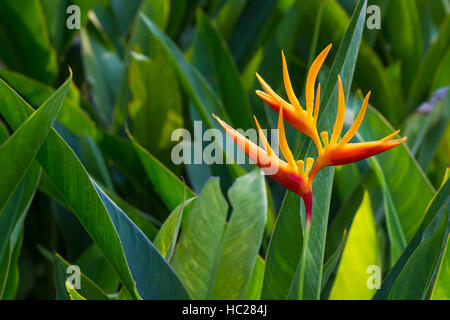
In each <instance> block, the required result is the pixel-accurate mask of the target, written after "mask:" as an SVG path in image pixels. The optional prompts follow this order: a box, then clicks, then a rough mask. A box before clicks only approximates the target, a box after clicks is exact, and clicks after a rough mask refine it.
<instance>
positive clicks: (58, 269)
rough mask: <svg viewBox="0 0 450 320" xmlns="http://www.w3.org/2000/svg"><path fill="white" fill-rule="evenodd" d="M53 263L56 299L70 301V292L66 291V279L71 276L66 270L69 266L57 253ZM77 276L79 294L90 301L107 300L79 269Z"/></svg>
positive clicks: (103, 293)
mask: <svg viewBox="0 0 450 320" xmlns="http://www.w3.org/2000/svg"><path fill="white" fill-rule="evenodd" d="M54 262H55V286H56V298H57V299H58V300H71V299H70V295H69V294H70V292H68V291H67V289H66V288H67V287H66V282H67V281H68V279H67V278H68V277H70V276H71V275H73V273H70V272H69V273H68V271H70V270H68V269H67V268H68V267H69V266H70V265H71V264H70V263H69V262H67V261H66V260H64V259H63V258H62V257H61V256H60V255H59V254H57V253H55V254H54ZM79 276H80V289H79V292H80V294H82V295H83V296H85V297H87V298H88V299H91V300H109V297H108V295H107V294H106V293H105V292H104V291H103V290H102V289H101V288H100V287H99V286H98V285H97V284H96V283H95V282H93V281H92V280H91V279H90V278H88V277H87V276H86V275H85V274H84V272H83V270H82V269H81V268H80V274H79Z"/></svg>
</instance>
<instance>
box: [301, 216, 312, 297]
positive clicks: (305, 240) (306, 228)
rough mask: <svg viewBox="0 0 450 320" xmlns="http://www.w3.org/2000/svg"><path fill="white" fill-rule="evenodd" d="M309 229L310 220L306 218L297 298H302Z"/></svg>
mask: <svg viewBox="0 0 450 320" xmlns="http://www.w3.org/2000/svg"><path fill="white" fill-rule="evenodd" d="M310 231H311V220H309V221H308V220H307V221H306V224H305V234H304V236H303V248H302V257H301V261H300V263H301V265H300V273H299V277H298V288H299V291H298V299H299V300H302V299H303V284H304V279H305V270H306V253H307V252H308V242H309V234H310Z"/></svg>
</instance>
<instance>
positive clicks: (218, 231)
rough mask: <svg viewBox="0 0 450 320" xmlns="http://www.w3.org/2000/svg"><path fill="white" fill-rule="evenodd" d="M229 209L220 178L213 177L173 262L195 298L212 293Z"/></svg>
mask: <svg viewBox="0 0 450 320" xmlns="http://www.w3.org/2000/svg"><path fill="white" fill-rule="evenodd" d="M227 209H228V204H227V202H226V201H225V199H224V197H223V195H222V193H221V191H220V186H219V181H218V179H213V178H211V179H210V180H208V182H207V183H206V184H205V186H204V188H203V190H202V192H201V193H200V195H199V197H198V199H197V200H196V201H195V204H194V207H193V208H192V210H191V212H190V214H189V216H188V218H187V221H186V224H185V226H184V228H183V230H182V232H181V236H180V241H179V244H178V246H177V247H176V249H175V252H174V254H173V258H172V263H171V264H172V266H173V268H174V269H175V271H176V272H177V274H178V276H179V277H180V279H181V281H182V282H183V284H184V285H185V287H186V288H187V289H188V291H189V293H190V295H191V297H192V299H207V298H208V297H210V296H211V289H212V284H213V283H214V274H215V270H216V265H217V256H218V254H219V252H220V247H221V243H222V237H223V233H224V228H225V222H226V218H227Z"/></svg>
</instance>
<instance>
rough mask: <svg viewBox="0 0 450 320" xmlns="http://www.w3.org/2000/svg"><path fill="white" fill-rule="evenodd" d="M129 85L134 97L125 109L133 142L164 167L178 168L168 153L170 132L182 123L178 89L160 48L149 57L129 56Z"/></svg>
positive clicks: (170, 143)
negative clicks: (134, 140)
mask: <svg viewBox="0 0 450 320" xmlns="http://www.w3.org/2000/svg"><path fill="white" fill-rule="evenodd" d="M129 85H130V89H131V92H132V93H133V100H132V101H131V102H130V104H129V105H128V111H129V115H130V118H131V121H132V125H133V133H134V137H135V139H136V141H138V142H139V144H140V145H142V146H143V147H144V148H145V149H147V150H149V152H151V153H152V154H153V155H155V157H157V158H158V159H159V160H160V161H161V162H162V163H164V165H165V166H167V167H169V168H172V169H180V168H179V167H176V166H175V165H174V163H173V162H172V160H171V157H170V156H171V150H172V147H173V146H174V144H175V142H173V141H172V139H171V137H172V133H173V131H174V130H175V129H177V128H183V126H184V120H183V110H182V107H183V106H182V99H181V92H180V90H179V87H178V81H177V78H176V76H175V74H174V72H173V70H172V69H171V67H170V65H169V64H168V62H167V60H166V58H165V57H164V55H163V53H162V52H161V50H158V51H157V53H156V55H155V57H153V58H151V59H149V58H147V57H145V56H141V55H137V54H135V55H133V57H131V64H130V69H129ZM178 171H179V170H178Z"/></svg>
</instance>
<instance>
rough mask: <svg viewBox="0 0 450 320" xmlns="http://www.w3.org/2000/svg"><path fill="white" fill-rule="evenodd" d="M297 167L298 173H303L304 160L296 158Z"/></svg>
mask: <svg viewBox="0 0 450 320" xmlns="http://www.w3.org/2000/svg"><path fill="white" fill-rule="evenodd" d="M297 168H298V170H299V173H300V175H303V174H304V173H305V162H304V161H303V160H297Z"/></svg>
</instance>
